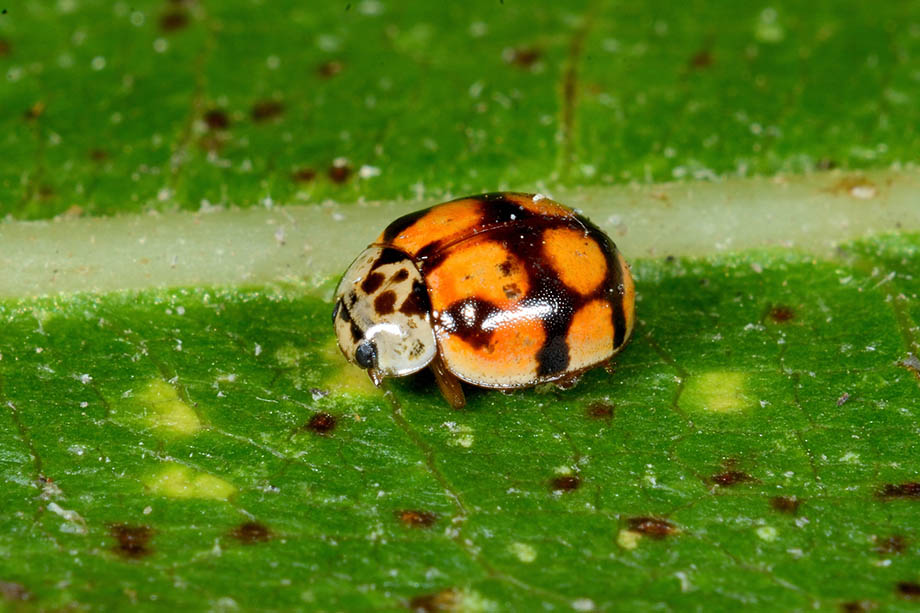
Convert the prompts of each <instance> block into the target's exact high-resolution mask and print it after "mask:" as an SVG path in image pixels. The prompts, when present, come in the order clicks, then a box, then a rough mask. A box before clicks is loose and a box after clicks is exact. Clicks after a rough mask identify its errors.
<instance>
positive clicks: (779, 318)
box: [769, 304, 795, 324]
mask: <svg viewBox="0 0 920 613" xmlns="http://www.w3.org/2000/svg"><path fill="white" fill-rule="evenodd" d="M769 315H770V319H772V320H773V321H775V322H776V323H780V324H782V323H786V322H787V321H789V320H790V319H794V318H795V311H794V310H793V309H792V307H789V306H785V305H782V304H778V305H776V306H774V307H771V308H770V313H769Z"/></svg>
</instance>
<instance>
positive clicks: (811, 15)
mask: <svg viewBox="0 0 920 613" xmlns="http://www.w3.org/2000/svg"><path fill="white" fill-rule="evenodd" d="M7 5H8V6H6V7H5V9H4V10H5V12H4V13H3V14H2V15H0V77H2V78H3V91H2V94H0V97H2V107H3V110H4V112H3V113H2V115H0V134H2V135H3V138H0V159H2V160H4V163H3V164H2V165H0V216H6V215H12V216H14V217H16V218H20V219H44V218H49V217H53V216H56V215H60V214H66V215H67V216H80V215H99V214H105V215H109V214H115V213H120V212H128V211H134V212H137V211H144V210H149V209H156V210H172V209H176V208H181V209H185V210H199V209H204V210H209V209H211V208H213V207H214V206H241V207H250V206H258V205H262V204H265V205H269V206H270V205H271V204H272V203H293V202H301V203H316V202H322V201H324V200H327V199H334V200H337V201H339V202H354V201H356V200H358V199H362V198H363V199H367V200H390V199H407V198H413V199H422V198H425V199H428V200H438V199H446V196H447V195H449V194H450V195H454V196H457V195H462V194H467V193H477V192H484V191H494V190H496V189H514V190H520V191H528V192H530V191H537V190H548V189H555V188H556V187H568V186H572V185H584V186H604V185H610V184H618V183H624V182H630V181H639V182H653V181H654V182H658V181H670V180H675V179H676V180H683V179H694V178H695V179H702V180H710V179H715V178H719V177H725V176H730V177H744V176H749V175H756V174H766V175H772V174H774V173H777V172H808V171H812V170H815V169H823V170H827V169H832V168H841V169H851V168H855V169H866V168H872V167H875V168H888V167H890V166H893V165H898V164H902V163H907V162H909V161H912V160H914V159H915V158H916V151H917V150H918V148H920V132H918V129H917V126H918V125H920V116H918V111H917V109H918V108H920V104H918V102H920V100H918V82H917V74H916V66H917V63H918V57H920V35H918V22H917V13H916V7H915V6H914V5H913V4H912V3H909V2H882V3H866V2H862V1H861V0H821V1H819V2H816V3H811V5H809V6H808V7H803V5H802V4H801V2H798V1H797V0H774V1H772V2H770V3H747V2H729V1H720V2H706V3H703V2H684V3H679V2H673V1H672V0H650V1H648V2H643V3H641V4H630V3H623V2H619V1H617V0H570V1H568V2H542V3H532V2H513V1H507V2H505V1H500V0H467V1H465V2H459V3H441V2H424V1H416V2H393V1H389V0H355V1H354V2H312V3H303V2H293V1H280V0H272V1H270V2H266V1H256V0H221V1H219V2H216V1H203V0H168V1H167V0H136V1H132V2H124V1H118V2H111V1H108V0H60V1H58V2H49V1H47V0H17V1H15V2H8V3H7ZM458 50H462V52H458ZM853 187H854V189H855V190H856V191H857V193H860V194H862V195H863V196H869V195H871V193H872V192H871V188H867V187H865V186H860V185H858V184H854V186H853Z"/></svg>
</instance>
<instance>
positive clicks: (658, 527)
mask: <svg viewBox="0 0 920 613" xmlns="http://www.w3.org/2000/svg"><path fill="white" fill-rule="evenodd" d="M626 525H627V526H629V530H630V531H632V532H638V533H639V534H642V535H644V536H647V537H649V538H653V539H663V538H665V537H666V536H671V535H672V534H677V526H675V525H674V524H672V523H671V522H669V521H667V520H666V519H660V518H658V517H630V518H629V519H627V520H626Z"/></svg>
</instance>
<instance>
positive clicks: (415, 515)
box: [396, 509, 438, 528]
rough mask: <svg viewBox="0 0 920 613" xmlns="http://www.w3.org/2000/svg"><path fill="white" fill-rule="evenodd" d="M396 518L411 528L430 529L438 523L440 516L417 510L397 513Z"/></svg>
mask: <svg viewBox="0 0 920 613" xmlns="http://www.w3.org/2000/svg"><path fill="white" fill-rule="evenodd" d="M396 517H397V518H399V521H401V522H402V523H403V524H404V525H406V526H409V527H410V528H430V527H431V526H433V525H434V523H435V522H436V521H438V516H437V515H435V514H434V513H432V512H431V511H419V510H416V509H405V510H403V511H397V512H396Z"/></svg>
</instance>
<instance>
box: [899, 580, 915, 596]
mask: <svg viewBox="0 0 920 613" xmlns="http://www.w3.org/2000/svg"><path fill="white" fill-rule="evenodd" d="M897 590H898V594H900V595H901V596H902V597H903V598H910V599H911V600H914V599H920V583H916V582H915V581H899V582H898V585H897Z"/></svg>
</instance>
